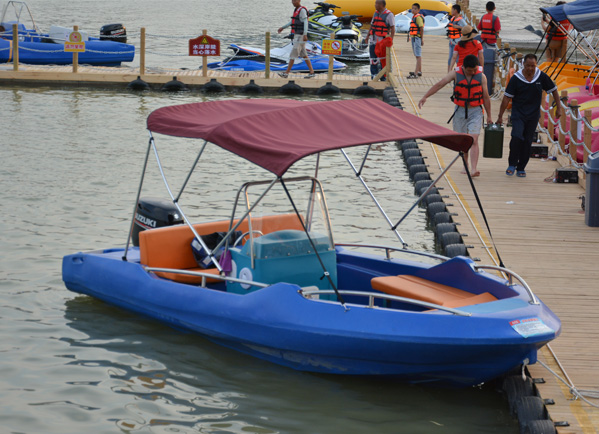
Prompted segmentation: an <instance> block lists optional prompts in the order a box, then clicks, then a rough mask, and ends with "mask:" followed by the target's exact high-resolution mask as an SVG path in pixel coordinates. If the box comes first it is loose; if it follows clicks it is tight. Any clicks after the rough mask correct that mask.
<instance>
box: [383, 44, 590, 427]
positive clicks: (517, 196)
mask: <svg viewBox="0 0 599 434" xmlns="http://www.w3.org/2000/svg"><path fill="white" fill-rule="evenodd" d="M394 42H395V43H394V47H393V57H394V59H393V65H394V72H393V74H394V75H395V78H396V80H393V81H394V82H396V93H397V94H398V95H399V97H400V101H401V102H402V104H403V107H404V109H405V110H406V111H408V112H410V113H413V114H416V115H419V116H421V117H423V118H426V119H427V120H429V121H432V122H435V123H437V124H439V125H447V124H446V122H447V120H448V119H449V117H450V116H451V114H452V113H453V108H454V106H453V103H452V102H451V101H450V99H449V97H450V95H451V92H452V88H451V85H448V86H446V87H445V88H444V89H442V90H441V91H440V92H438V93H437V94H436V95H434V96H432V97H430V98H428V100H427V102H426V104H425V105H424V107H423V108H422V110H419V109H418V106H417V104H418V101H419V100H420V99H421V98H422V96H423V95H424V94H425V93H426V91H427V90H428V89H429V88H430V87H431V86H432V85H433V84H434V83H436V82H437V81H438V80H440V79H441V78H442V77H443V76H444V75H445V73H446V71H447V56H448V43H447V39H445V38H444V37H441V36H427V37H425V45H424V47H423V54H422V59H423V76H422V77H421V78H419V79H415V80H412V79H406V76H407V75H408V72H409V71H413V68H414V65H415V59H414V56H413V55H412V51H411V45H410V44H408V43H407V42H406V37H405V35H400V36H397V37H396V38H395V41H394ZM499 103H500V100H496V101H492V116H493V119H496V118H497V113H498V109H499ZM448 127H449V128H451V126H450V125H448ZM509 139H510V128H506V132H505V139H504V150H503V155H504V158H502V159H490V158H483V157H482V143H483V136H482V134H481V137H480V140H479V144H480V147H481V152H480V159H479V166H478V169H479V170H480V172H481V175H480V177H477V178H473V179H474V183H475V185H476V189H477V191H478V192H479V195H480V197H481V200H482V204H483V208H484V211H485V214H486V216H487V219H488V221H489V225H490V227H491V231H492V235H493V238H494V241H495V244H496V246H497V250H498V251H499V254H500V255H501V258H502V259H503V261H504V263H505V265H506V266H507V267H508V268H511V269H512V270H514V271H515V272H516V273H517V274H519V275H520V276H522V277H523V278H524V279H525V280H526V281H527V283H528V284H529V285H530V286H531V288H532V289H533V291H535V293H536V294H537V295H538V296H539V297H540V298H541V299H542V300H543V301H544V302H545V303H546V304H547V305H548V306H549V307H550V308H551V309H552V310H553V311H554V312H555V313H556V314H557V315H558V316H559V317H560V319H561V321H562V334H561V336H560V337H559V338H558V339H557V340H555V341H554V342H553V343H551V345H550V347H551V350H552V351H553V353H554V354H555V356H556V357H557V359H556V357H554V354H552V352H551V350H549V349H547V348H544V349H543V350H542V351H540V353H539V360H541V361H542V362H543V363H545V364H547V365H548V366H549V367H551V369H553V370H555V371H556V372H557V373H559V375H560V376H562V377H566V375H567V377H569V378H570V379H571V381H572V382H573V384H574V385H575V386H576V387H577V388H578V389H581V390H594V391H597V390H599V321H597V317H598V314H597V312H599V228H591V227H588V226H586V225H585V222H584V213H583V212H582V211H581V199H580V198H579V196H580V195H581V194H583V193H584V188H583V187H582V186H583V185H584V184H583V183H582V185H579V184H558V183H553V182H547V181H548V179H551V178H553V173H554V171H555V169H556V168H557V167H559V166H560V162H559V160H558V161H551V160H549V161H542V160H540V159H536V158H532V159H531V161H530V163H529V164H528V166H527V168H526V169H527V170H526V172H527V175H528V176H527V177H526V178H517V177H516V176H511V177H509V176H506V174H505V170H506V168H507V165H508V164H507V154H508V152H509V147H508V144H509ZM545 143H547V141H546V140H545ZM420 148H421V152H422V154H423V156H425V157H426V158H427V159H426V161H427V164H428V166H429V167H428V169H429V172H430V173H431V177H432V178H433V179H434V178H435V176H438V175H439V174H440V173H441V171H442V169H443V168H444V167H445V164H447V163H449V161H450V159H451V158H453V156H452V155H451V151H448V150H445V149H444V148H440V147H438V146H434V145H431V144H428V143H425V144H422V145H421V146H420ZM462 166H463V165H462V164H461V162H460V164H456V165H455V166H454V167H453V168H451V169H450V170H449V172H448V173H447V175H446V176H445V179H442V180H441V183H442V187H443V188H444V189H443V191H442V194H444V195H448V196H449V198H448V199H445V202H447V203H453V204H454V206H453V207H451V209H450V211H451V212H453V213H457V214H458V215H457V216H455V217H454V221H457V222H459V223H460V226H459V231H460V232H461V233H462V234H464V233H466V234H468V235H469V236H468V237H467V238H466V240H467V241H466V244H468V245H472V246H473V247H472V248H470V249H469V252H470V255H471V256H472V257H476V258H480V259H481V262H482V263H486V264H489V263H495V262H496V253H495V250H494V248H493V245H492V243H491V240H490V239H489V235H488V232H487V230H486V228H485V227H484V220H483V218H482V215H481V213H480V211H479V210H478V206H477V204H476V200H475V198H474V195H473V193H472V189H471V187H470V184H469V181H468V179H467V176H466V175H464V174H462V173H460V172H461V170H462V169H463V167H462ZM583 182H584V181H583ZM557 360H559V363H561V366H562V367H563V370H562V368H560V366H559V364H558V361H557ZM529 371H530V373H531V375H532V377H533V378H540V377H542V378H544V379H545V381H546V383H544V384H537V387H538V390H539V391H540V393H541V395H542V397H543V398H545V399H548V398H551V399H553V400H554V401H555V405H548V406H547V408H548V410H549V415H550V417H551V418H552V419H553V421H554V422H557V421H567V422H568V423H569V426H567V427H558V428H557V430H558V432H559V433H560V434H565V433H597V432H598V428H599V409H598V408H596V407H592V406H590V405H588V404H586V403H584V402H582V401H581V400H575V401H573V400H571V398H572V395H571V393H570V391H569V388H568V387H567V386H565V385H564V384H563V383H561V382H559V381H558V380H556V379H555V377H554V376H553V375H552V374H551V373H550V372H549V371H548V370H547V369H545V368H544V367H543V366H541V365H540V364H536V365H533V366H530V367H529ZM590 401H591V402H593V403H594V404H596V405H599V400H598V399H591V400H590Z"/></svg>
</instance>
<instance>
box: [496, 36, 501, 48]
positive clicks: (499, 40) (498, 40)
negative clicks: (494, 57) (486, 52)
mask: <svg viewBox="0 0 599 434" xmlns="http://www.w3.org/2000/svg"><path fill="white" fill-rule="evenodd" d="M496 44H497V49H498V50H501V38H497V43H496Z"/></svg>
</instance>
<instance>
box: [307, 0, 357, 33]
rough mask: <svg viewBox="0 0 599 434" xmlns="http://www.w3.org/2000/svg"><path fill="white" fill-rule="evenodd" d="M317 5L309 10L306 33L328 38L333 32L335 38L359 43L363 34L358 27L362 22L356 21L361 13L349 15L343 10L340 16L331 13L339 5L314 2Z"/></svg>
mask: <svg viewBox="0 0 599 434" xmlns="http://www.w3.org/2000/svg"><path fill="white" fill-rule="evenodd" d="M316 5H318V7H317V8H316V9H314V10H311V11H309V14H308V24H309V26H308V34H309V35H312V36H315V37H323V38H328V37H329V36H330V35H331V33H335V39H344V40H346V39H351V40H355V41H357V43H361V42H362V39H363V36H362V32H361V31H360V28H361V27H362V23H359V22H357V19H358V18H360V17H361V15H349V14H348V13H346V12H343V13H342V15H341V16H340V17H336V16H335V15H333V10H334V9H335V8H338V7H339V6H335V5H334V4H331V3H323V2H318V3H316Z"/></svg>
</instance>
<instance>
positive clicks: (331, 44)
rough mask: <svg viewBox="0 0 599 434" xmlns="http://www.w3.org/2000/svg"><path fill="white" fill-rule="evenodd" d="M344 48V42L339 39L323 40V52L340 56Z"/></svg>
mask: <svg viewBox="0 0 599 434" xmlns="http://www.w3.org/2000/svg"><path fill="white" fill-rule="evenodd" d="M342 48H343V43H342V41H340V40H339V39H323V40H322V54H329V55H333V56H340V55H341V50H342Z"/></svg>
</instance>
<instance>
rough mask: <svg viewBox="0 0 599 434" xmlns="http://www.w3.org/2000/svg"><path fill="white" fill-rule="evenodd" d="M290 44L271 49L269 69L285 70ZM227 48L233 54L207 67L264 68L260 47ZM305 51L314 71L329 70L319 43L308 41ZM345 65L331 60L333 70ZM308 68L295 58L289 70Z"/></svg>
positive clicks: (297, 70)
mask: <svg viewBox="0 0 599 434" xmlns="http://www.w3.org/2000/svg"><path fill="white" fill-rule="evenodd" d="M291 48H292V44H291V43H290V44H287V45H285V46H283V47H279V48H275V49H273V50H271V52H270V53H271V58H270V70H271V71H285V70H286V69H287V63H288V62H289V54H290V53H291ZM229 49H231V50H233V55H231V56H229V57H227V58H226V59H224V60H222V61H220V62H212V63H209V64H208V68H209V69H218V70H223V71H264V69H265V61H266V59H265V51H264V50H263V49H260V48H253V47H242V46H239V45H236V44H231V45H229ZM306 51H308V56H309V58H310V62H311V63H312V68H313V69H314V72H327V71H328V70H329V57H328V56H324V55H322V54H318V53H321V52H322V50H321V48H320V45H319V44H317V43H314V42H310V41H308V42H307V43H306ZM346 67H347V65H346V64H345V63H343V62H339V61H337V60H335V61H333V71H341V70H343V69H345V68H346ZM309 71H310V68H308V65H307V64H306V62H305V61H304V60H303V59H296V61H295V63H294V64H293V67H292V68H291V72H309Z"/></svg>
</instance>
